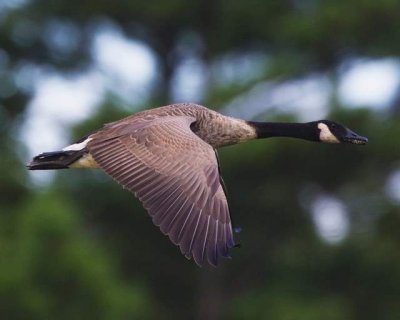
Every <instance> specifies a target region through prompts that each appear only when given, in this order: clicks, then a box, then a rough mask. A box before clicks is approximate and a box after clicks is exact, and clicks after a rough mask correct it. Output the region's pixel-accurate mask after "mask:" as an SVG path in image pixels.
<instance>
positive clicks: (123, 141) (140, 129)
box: [27, 103, 368, 266]
mask: <svg viewBox="0 0 400 320" xmlns="http://www.w3.org/2000/svg"><path fill="white" fill-rule="evenodd" d="M271 137H291V138H298V139H303V140H309V141H314V142H324V143H350V144H356V145H364V144H366V143H367V142H368V139H367V138H365V137H362V136H360V135H358V134H356V133H354V132H353V131H351V130H350V129H348V128H346V127H344V126H343V125H341V124H339V123H336V122H334V121H330V120H319V121H313V122H307V123H274V122H254V121H245V120H241V119H236V118H233V117H229V116H225V115H222V114H220V113H218V112H216V111H213V110H210V109H208V108H207V107H204V106H201V105H197V104H193V103H179V104H173V105H167V106H163V107H159V108H155V109H149V110H145V111H142V112H138V113H135V114H133V115H131V116H128V117H127V118H124V119H122V120H119V121H115V122H112V123H108V124H105V125H104V127H103V128H102V129H100V130H98V131H96V132H94V133H92V134H89V135H87V136H85V137H84V138H82V139H80V140H79V141H77V142H76V143H74V144H72V145H69V146H67V147H66V148H64V149H62V150H60V151H55V152H45V153H42V154H39V155H38V156H36V157H34V158H33V160H32V161H31V162H30V163H29V164H28V165H27V167H28V169H29V170H48V169H67V168H100V169H102V170H103V171H105V172H106V173H107V174H108V175H109V176H111V178H113V179H114V180H115V181H116V182H118V183H119V184H120V185H122V187H123V188H125V189H128V190H129V191H130V192H132V193H133V194H134V195H135V196H136V197H137V198H139V200H140V201H141V202H142V204H143V206H144V208H145V209H146V210H147V212H148V213H149V215H150V216H151V218H152V221H153V223H154V224H155V225H156V226H158V227H159V228H160V229H161V231H162V233H163V234H165V235H167V236H168V237H169V239H170V240H171V241H172V242H173V243H174V244H175V245H177V246H179V248H180V251H181V252H182V254H183V255H184V256H186V258H188V259H193V260H194V261H195V263H196V264H197V265H199V266H203V265H211V266H217V264H218V262H219V260H220V258H221V257H229V249H231V248H232V247H234V246H235V242H234V239H233V231H232V223H231V218H230V214H229V208H228V202H227V197H226V193H225V189H224V186H223V182H222V179H221V176H220V169H219V164H218V158H217V154H216V149H218V148H220V147H223V146H228V145H233V144H237V143H241V142H245V141H248V140H252V139H262V138H271Z"/></svg>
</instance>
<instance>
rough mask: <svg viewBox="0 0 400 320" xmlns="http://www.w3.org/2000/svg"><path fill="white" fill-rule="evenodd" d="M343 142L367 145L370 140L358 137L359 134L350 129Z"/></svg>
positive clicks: (347, 130)
mask: <svg viewBox="0 0 400 320" xmlns="http://www.w3.org/2000/svg"><path fill="white" fill-rule="evenodd" d="M341 140H342V141H343V142H346V143H352V144H360V145H364V144H367V142H368V138H366V137H363V136H360V135H358V134H357V133H355V132H353V131H351V130H350V129H346V133H345V135H344V136H343V137H342V139H341Z"/></svg>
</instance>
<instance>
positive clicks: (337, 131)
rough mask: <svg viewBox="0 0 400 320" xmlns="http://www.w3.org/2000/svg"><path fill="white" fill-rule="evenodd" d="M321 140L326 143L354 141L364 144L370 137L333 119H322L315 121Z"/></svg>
mask: <svg viewBox="0 0 400 320" xmlns="http://www.w3.org/2000/svg"><path fill="white" fill-rule="evenodd" d="M315 125H316V127H317V128H316V129H317V130H318V131H317V132H318V137H319V141H320V142H325V143H352V144H360V145H364V144H366V143H367V142H368V139H367V138H365V137H362V136H360V135H358V134H357V133H355V132H353V131H351V130H350V129H348V128H346V127H345V126H343V125H341V124H339V123H337V122H334V121H331V120H320V121H316V122H315Z"/></svg>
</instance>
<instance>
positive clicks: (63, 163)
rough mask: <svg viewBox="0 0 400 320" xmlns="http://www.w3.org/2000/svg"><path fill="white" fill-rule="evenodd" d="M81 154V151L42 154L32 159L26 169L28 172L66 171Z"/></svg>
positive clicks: (82, 152)
mask: <svg viewBox="0 0 400 320" xmlns="http://www.w3.org/2000/svg"><path fill="white" fill-rule="evenodd" d="M83 154H84V151H83V150H78V151H76V150H68V151H54V152H44V153H41V154H39V155H38V156H36V157H34V158H33V159H32V161H31V162H30V163H28V165H27V167H28V169H29V170H54V169H68V168H69V166H70V165H71V164H72V163H74V162H76V161H77V160H79V159H80V158H81V157H82V156H83Z"/></svg>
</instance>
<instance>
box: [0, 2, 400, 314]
mask: <svg viewBox="0 0 400 320" xmlns="http://www.w3.org/2000/svg"><path fill="white" fill-rule="evenodd" d="M399 39H400V3H399V1H396V0H384V1H373V0H351V1H349V0H346V1H344V0H335V1H332V0H303V1H302V0H285V1H261V0H258V1H257V0H250V1H249V0H246V1H244V0H237V1H224V0H216V1H215V0H213V1H211V0H208V1H196V0H194V1H183V0H171V1H159V0H149V1H122V0H121V1H117V2H110V1H105V0H97V1H94V0H82V1H79V2H78V1H65V0H59V1H45V0H36V1H35V0H0V132H1V134H0V149H1V154H0V161H1V162H0V163H1V166H0V317H1V318H2V319H92V318H93V319H160V318H161V319H170V318H171V319H187V318H196V319H305V320H312V319H332V320H337V319H346V320H347V319H363V320H365V319H378V318H379V319H398V318H399V315H400V305H399V303H398V301H399V299H400V268H399V265H400V233H399V232H398V230H399V229H400V210H399V206H400V167H399V159H400V148H399V147H398V141H397V140H398V137H399V136H400V124H399V118H398V117H399V114H400V103H399V102H400V99H399V97H400V64H399V52H400V41H399ZM178 101H179V102H180V101H192V102H197V103H202V104H205V105H207V106H210V107H212V108H214V109H218V110H219V111H221V112H223V113H225V114H229V115H232V116H238V117H243V118H246V119H253V120H254V119H260V120H261V119H263V120H265V119H269V120H293V121H308V120H316V119H319V118H332V119H335V120H338V121H341V122H343V123H346V124H347V125H348V126H349V127H351V128H353V129H354V130H355V131H357V132H359V133H361V134H364V135H366V136H368V137H369V138H370V143H369V144H368V146H367V147H364V148H356V147H353V146H341V145H340V146H326V145H319V144H311V143H307V142H302V141H287V140H284V139H275V140H271V141H257V142H253V143H248V144H246V145H240V146H235V147H229V148H226V149H223V150H221V152H220V156H221V165H222V170H223V176H224V178H225V182H226V184H227V186H228V192H229V195H228V196H229V201H230V207H231V212H232V216H233V219H234V222H235V224H236V225H238V226H241V227H242V228H243V232H242V233H241V234H239V235H237V236H236V240H237V241H238V242H239V243H241V244H242V248H241V249H234V250H232V256H233V259H232V260H227V261H223V262H222V264H221V266H220V267H218V268H217V269H210V270H209V269H200V268H198V267H196V266H195V264H194V263H193V262H191V261H186V260H185V259H184V258H183V257H182V256H181V255H180V253H179V250H177V248H176V247H174V246H173V245H172V244H171V243H170V242H169V241H168V240H167V238H165V237H164V236H162V235H161V233H160V232H159V230H158V229H157V228H155V227H154V226H153V225H152V223H151V220H150V219H149V217H148V216H147V214H146V212H145V211H144V210H143V208H142V207H141V205H140V203H139V202H138V201H137V200H135V199H133V197H132V196H131V195H130V194H129V193H127V192H124V191H123V190H121V189H120V187H119V186H117V185H116V184H115V183H113V182H112V181H111V180H110V179H109V178H108V177H106V176H105V175H104V174H103V173H101V172H77V171H65V172H59V173H57V174H54V173H48V172H45V173H44V172H35V173H29V172H27V171H26V169H25V167H24V163H25V162H27V161H28V160H29V158H30V157H31V156H33V155H35V154H37V153H39V152H42V151H49V150H52V149H59V148H60V147H63V146H64V145H66V144H67V143H68V142H69V141H71V140H73V139H74V138H79V137H80V136H82V135H84V134H87V133H88V132H90V131H91V130H95V129H97V128H99V127H100V126H101V125H102V124H103V123H105V122H110V121H113V120H116V119H119V118H120V117H122V116H125V115H128V114H131V113H133V112H136V111H138V110H141V109H145V108H149V107H153V106H160V105H163V104H168V103H172V102H178Z"/></svg>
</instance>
